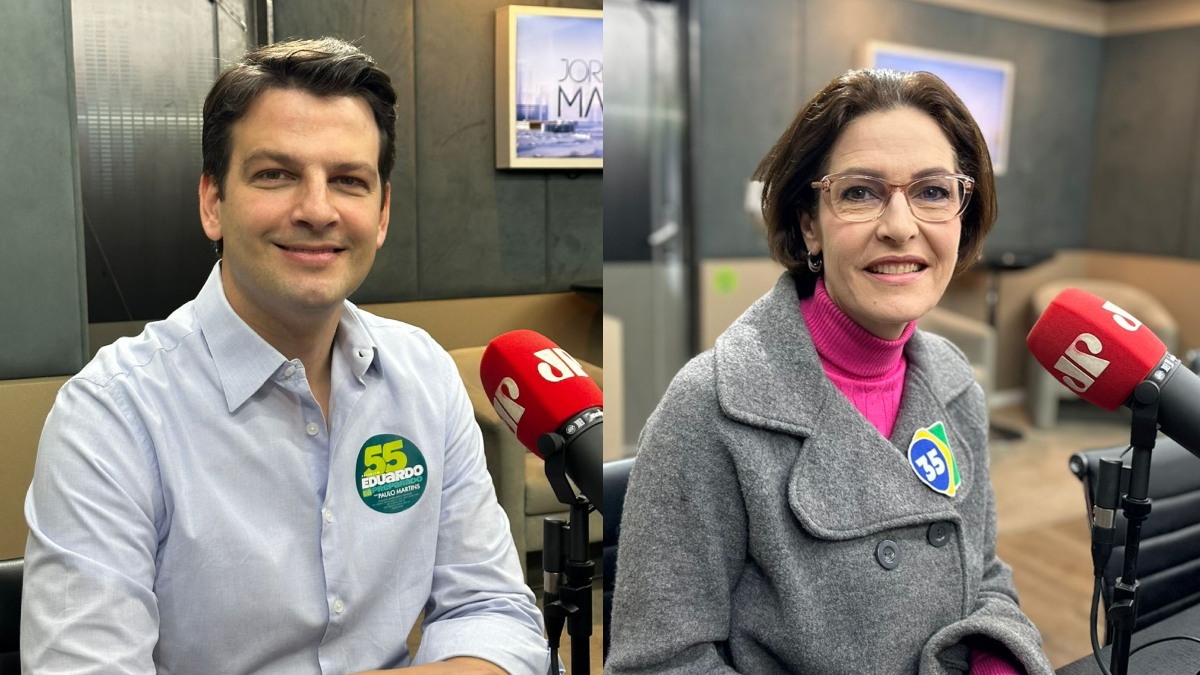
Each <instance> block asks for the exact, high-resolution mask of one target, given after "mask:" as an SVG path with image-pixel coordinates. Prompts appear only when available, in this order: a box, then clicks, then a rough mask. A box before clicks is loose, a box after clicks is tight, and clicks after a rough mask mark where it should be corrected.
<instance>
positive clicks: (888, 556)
mask: <svg viewBox="0 0 1200 675" xmlns="http://www.w3.org/2000/svg"><path fill="white" fill-rule="evenodd" d="M875 559H876V560H878V561H879V564H880V565H883V569H885V570H894V569H896V565H899V564H900V548H899V547H898V546H896V542H894V541H892V540H891V539H884V540H883V541H881V542H879V545H878V546H876V547H875Z"/></svg>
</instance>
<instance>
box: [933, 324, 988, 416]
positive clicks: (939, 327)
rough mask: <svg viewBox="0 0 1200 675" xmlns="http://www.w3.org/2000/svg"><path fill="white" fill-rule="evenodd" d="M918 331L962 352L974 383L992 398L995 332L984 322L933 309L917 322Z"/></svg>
mask: <svg viewBox="0 0 1200 675" xmlns="http://www.w3.org/2000/svg"><path fill="white" fill-rule="evenodd" d="M917 325H918V326H919V327H920V328H921V330H924V331H929V332H930V333H935V334H937V335H940V336H942V337H944V338H946V339H947V340H949V341H951V342H953V343H954V345H955V346H956V347H958V348H959V349H961V350H962V352H963V354H964V355H965V356H966V357H967V361H969V362H970V363H971V368H972V369H973V370H974V371H975V381H976V382H978V383H979V386H980V387H982V388H983V393H984V395H985V396H986V397H987V398H988V399H991V398H992V393H993V392H994V391H995V388H996V331H995V329H993V328H992V327H991V326H989V325H988V324H987V323H986V322H984V321H980V320H979V319H972V318H971V317H969V316H967V315H965V314H959V313H958V312H952V311H950V310H948V309H943V308H941V307H934V308H933V309H931V310H929V311H928V312H926V313H925V315H924V316H922V317H921V318H920V319H918V320H917Z"/></svg>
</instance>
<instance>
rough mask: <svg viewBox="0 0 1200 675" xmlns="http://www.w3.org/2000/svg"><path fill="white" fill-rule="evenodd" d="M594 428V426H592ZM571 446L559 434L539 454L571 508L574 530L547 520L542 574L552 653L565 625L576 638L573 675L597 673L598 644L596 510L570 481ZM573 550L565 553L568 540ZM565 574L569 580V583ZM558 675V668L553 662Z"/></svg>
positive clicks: (541, 443)
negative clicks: (592, 518)
mask: <svg viewBox="0 0 1200 675" xmlns="http://www.w3.org/2000/svg"><path fill="white" fill-rule="evenodd" d="M589 426H590V425H589ZM565 445H566V441H564V438H563V436H562V435H560V434H558V433H554V432H551V433H548V434H543V435H542V436H541V437H539V438H538V450H540V451H541V452H542V457H543V458H545V460H546V479H547V480H549V481H550V487H552V488H553V489H554V496H555V497H557V498H558V501H560V502H562V503H563V504H567V505H569V506H570V507H571V516H570V518H571V520H570V524H568V525H566V526H564V524H563V522H562V521H561V520H554V519H547V520H546V522H545V523H544V524H543V533H544V534H546V535H549V536H550V539H551V540H552V541H551V542H550V545H543V547H542V558H543V559H542V569H543V572H544V576H545V588H544V589H543V597H544V600H543V607H542V611H543V612H544V613H545V615H546V632H547V634H548V636H549V638H548V639H549V642H550V645H551V651H552V652H557V650H558V644H559V637H560V634H561V633H562V628H563V624H564V623H565V624H566V626H567V634H568V635H570V636H571V675H589V674H590V672H591V638H592V575H593V574H594V572H595V567H596V564H595V563H594V562H592V560H591V558H590V557H589V556H588V513H589V512H590V511H591V510H592V504H591V502H589V501H588V500H587V498H586V497H584V496H583V495H576V494H575V491H574V490H572V489H571V484H570V483H569V482H568V481H567V470H566V469H567V467H566V454H567V453H566V451H565V450H564V447H565ZM564 537H565V538H566V539H567V542H566V543H567V546H566V547H565V549H566V550H565V551H564V550H563V549H564V547H563V545H562V544H563V538H564ZM563 570H565V579H564V578H563V575H564V572H563ZM550 668H551V672H552V673H557V672H558V670H557V668H558V666H557V664H556V663H554V659H551V663H550Z"/></svg>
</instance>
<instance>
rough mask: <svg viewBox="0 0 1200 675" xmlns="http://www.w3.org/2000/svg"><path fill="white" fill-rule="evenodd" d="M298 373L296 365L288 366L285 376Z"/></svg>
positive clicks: (284, 372)
mask: <svg viewBox="0 0 1200 675" xmlns="http://www.w3.org/2000/svg"><path fill="white" fill-rule="evenodd" d="M295 374H296V366H288V367H287V370H285V371H283V376H284V377H291V376H292V375H295Z"/></svg>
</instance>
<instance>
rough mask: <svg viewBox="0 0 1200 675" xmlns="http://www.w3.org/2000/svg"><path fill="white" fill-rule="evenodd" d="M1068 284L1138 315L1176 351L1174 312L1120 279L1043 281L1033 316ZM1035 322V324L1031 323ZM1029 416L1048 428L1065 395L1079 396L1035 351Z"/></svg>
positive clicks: (1035, 296)
mask: <svg viewBox="0 0 1200 675" xmlns="http://www.w3.org/2000/svg"><path fill="white" fill-rule="evenodd" d="M1067 288H1078V289H1080V290H1084V291H1087V292H1088V293H1091V294H1093V295H1097V296H1099V297H1101V298H1104V299H1105V300H1108V301H1109V302H1112V303H1113V304H1115V305H1117V306H1118V307H1120V308H1121V309H1123V310H1125V311H1126V312H1129V313H1130V314H1132V315H1133V316H1135V317H1136V318H1137V319H1138V320H1139V321H1141V322H1142V323H1143V324H1145V325H1146V327H1147V328H1149V329H1150V330H1151V331H1152V332H1153V333H1154V334H1155V335H1157V336H1158V337H1159V339H1161V340H1162V341H1163V342H1164V343H1166V345H1167V350H1168V351H1171V352H1175V351H1176V348H1177V346H1178V344H1179V325H1178V324H1177V323H1176V322H1175V319H1174V317H1172V316H1171V313H1170V312H1168V311H1167V310H1166V308H1165V307H1163V305H1162V303H1161V302H1159V301H1158V300H1156V299H1155V298H1154V297H1153V296H1151V295H1150V294H1149V293H1147V292H1145V291H1143V290H1141V289H1140V288H1136V287H1134V286H1131V285H1129V284H1127V283H1123V282H1120V281H1109V280H1106V279H1083V278H1075V279H1058V280H1056V281H1052V282H1049V283H1047V284H1044V285H1042V286H1041V287H1040V288H1038V289H1037V290H1036V291H1034V293H1033V296H1032V297H1031V299H1030V310H1031V312H1032V315H1033V320H1034V321H1037V319H1038V317H1040V316H1041V315H1042V312H1044V311H1046V308H1047V307H1049V306H1050V303H1051V301H1053V300H1054V298H1055V297H1057V296H1058V294H1059V293H1061V292H1062V291H1063V290H1065V289H1067ZM1031 325H1032V324H1031ZM1026 391H1027V398H1028V404H1029V416H1030V418H1031V420H1032V421H1033V425H1034V426H1035V427H1038V428H1041V429H1045V428H1048V427H1051V426H1053V425H1054V423H1055V422H1056V421H1057V420H1058V404H1059V401H1061V400H1062V399H1074V398H1077V397H1076V396H1075V393H1074V392H1072V391H1071V390H1070V389H1067V387H1066V386H1065V385H1063V384H1062V383H1060V382H1059V381H1058V380H1056V379H1055V378H1054V376H1053V375H1051V374H1050V373H1048V372H1046V370H1045V369H1043V368H1042V366H1041V364H1039V363H1038V361H1037V359H1035V358H1033V355H1032V354H1030V355H1029V372H1028V375H1027V376H1026Z"/></svg>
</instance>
